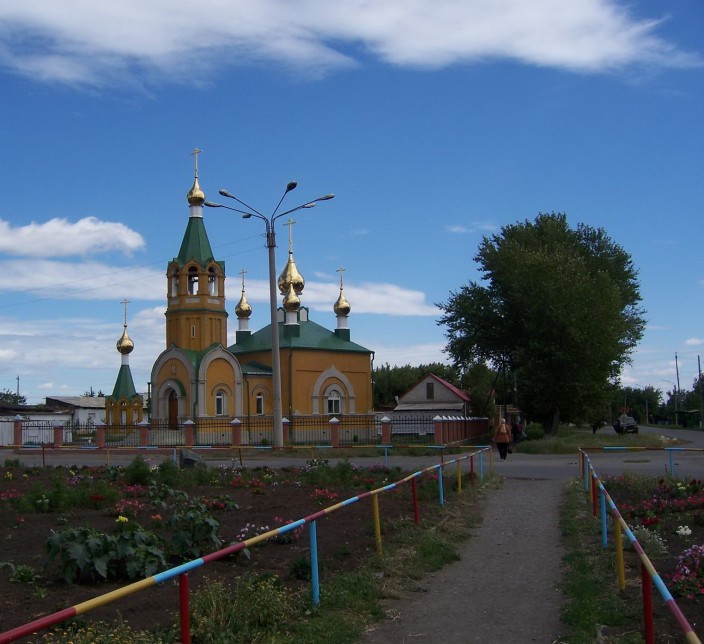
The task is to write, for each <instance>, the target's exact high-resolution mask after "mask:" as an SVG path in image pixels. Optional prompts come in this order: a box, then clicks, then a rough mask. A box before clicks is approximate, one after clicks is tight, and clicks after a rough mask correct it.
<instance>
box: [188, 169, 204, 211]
mask: <svg viewBox="0 0 704 644" xmlns="http://www.w3.org/2000/svg"><path fill="white" fill-rule="evenodd" d="M186 199H188V203H189V204H190V205H191V206H202V205H203V202H204V201H205V193H204V192H203V191H202V190H201V189H200V186H199V185H198V177H197V176H196V178H195V179H194V180H193V187H192V188H191V189H190V190H189V191H188V194H187V195H186Z"/></svg>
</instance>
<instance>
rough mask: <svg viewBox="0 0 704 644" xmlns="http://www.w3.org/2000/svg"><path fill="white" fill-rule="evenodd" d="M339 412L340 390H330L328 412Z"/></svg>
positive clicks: (332, 413) (334, 413)
mask: <svg viewBox="0 0 704 644" xmlns="http://www.w3.org/2000/svg"><path fill="white" fill-rule="evenodd" d="M339 413H340V392H339V391H334V390H333V391H331V392H330V393H329V394H328V414H331V415H336V414H339Z"/></svg>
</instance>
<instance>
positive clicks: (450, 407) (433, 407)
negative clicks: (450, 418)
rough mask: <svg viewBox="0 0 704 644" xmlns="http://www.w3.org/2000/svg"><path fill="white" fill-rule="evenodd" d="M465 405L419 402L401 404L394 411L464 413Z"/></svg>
mask: <svg viewBox="0 0 704 644" xmlns="http://www.w3.org/2000/svg"><path fill="white" fill-rule="evenodd" d="M463 409H464V403H461V402H454V403H453V402H444V403H442V402H439V403H438V402H417V403H399V404H398V405H396V407H394V409H393V411H437V412H440V411H462V410H463Z"/></svg>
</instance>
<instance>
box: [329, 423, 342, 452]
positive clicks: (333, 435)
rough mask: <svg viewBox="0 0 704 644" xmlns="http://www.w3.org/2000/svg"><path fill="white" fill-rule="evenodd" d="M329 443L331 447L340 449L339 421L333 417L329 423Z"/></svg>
mask: <svg viewBox="0 0 704 644" xmlns="http://www.w3.org/2000/svg"><path fill="white" fill-rule="evenodd" d="M329 424H330V442H331V443H332V446H333V447H340V421H339V420H338V419H337V418H335V417H334V416H333V417H332V418H331V419H330V421H329Z"/></svg>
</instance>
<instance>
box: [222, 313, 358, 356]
mask: <svg viewBox="0 0 704 644" xmlns="http://www.w3.org/2000/svg"><path fill="white" fill-rule="evenodd" d="M299 331H300V333H299V334H298V335H294V336H291V335H289V336H286V335H285V334H284V323H283V322H279V345H280V347H281V348H282V349H286V348H291V349H312V350H319V351H348V352H352V353H371V351H370V350H369V349H367V348H365V347H363V346H362V345H361V344H356V343H355V342H351V341H350V340H345V339H343V338H341V337H340V336H339V335H337V334H336V333H335V332H334V331H330V330H329V329H326V328H325V327H323V326H320V325H319V324H316V323H315V322H312V321H311V320H301V321H300V322H299ZM228 351H230V352H231V353H232V354H234V355H235V356H237V355H243V354H247V353H253V352H255V351H271V324H267V325H266V326H265V327H264V328H262V329H259V331H256V332H255V333H252V334H251V335H250V336H247V337H245V338H239V339H238V341H237V343H236V344H233V345H231V346H230V347H228Z"/></svg>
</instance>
